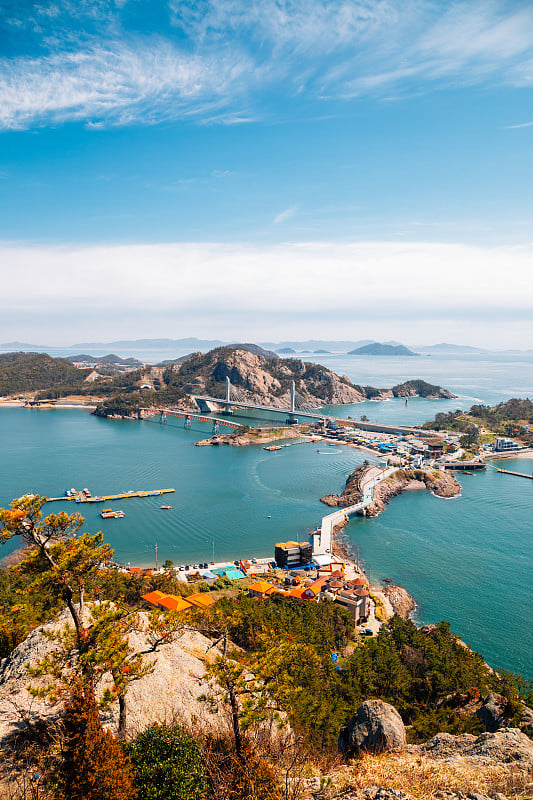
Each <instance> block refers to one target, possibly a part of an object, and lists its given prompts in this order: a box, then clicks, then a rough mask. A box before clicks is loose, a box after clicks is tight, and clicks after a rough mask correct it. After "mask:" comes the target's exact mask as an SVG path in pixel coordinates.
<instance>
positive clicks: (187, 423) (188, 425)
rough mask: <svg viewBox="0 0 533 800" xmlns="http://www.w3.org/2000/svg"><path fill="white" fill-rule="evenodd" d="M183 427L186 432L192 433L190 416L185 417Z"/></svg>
mask: <svg viewBox="0 0 533 800" xmlns="http://www.w3.org/2000/svg"><path fill="white" fill-rule="evenodd" d="M183 427H184V428H185V430H186V431H190V429H191V418H190V417H189V415H188V414H187V416H186V417H185V422H184V423H183Z"/></svg>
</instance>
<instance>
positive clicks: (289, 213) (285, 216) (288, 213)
mask: <svg viewBox="0 0 533 800" xmlns="http://www.w3.org/2000/svg"><path fill="white" fill-rule="evenodd" d="M297 212H298V206H290V208H286V209H285V211H280V213H279V214H276V216H275V217H274V219H273V220H272V222H273V223H274V225H279V224H280V223H282V222H287V220H289V219H292V218H293V217H294V216H295V214H297Z"/></svg>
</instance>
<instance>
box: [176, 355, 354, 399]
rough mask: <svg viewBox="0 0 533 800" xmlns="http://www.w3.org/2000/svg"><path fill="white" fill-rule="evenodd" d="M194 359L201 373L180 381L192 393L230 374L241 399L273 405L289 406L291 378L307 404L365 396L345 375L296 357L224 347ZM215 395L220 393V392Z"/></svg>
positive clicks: (208, 390) (204, 389) (219, 382)
mask: <svg viewBox="0 0 533 800" xmlns="http://www.w3.org/2000/svg"><path fill="white" fill-rule="evenodd" d="M197 360H198V370H199V373H200V374H198V375H196V376H192V375H191V376H190V377H189V378H188V381H187V383H184V384H183V389H184V390H185V391H187V392H191V393H193V394H195V393H196V394H202V393H206V392H210V391H212V390H213V388H214V385H217V384H218V385H221V384H224V383H225V380H226V378H229V379H230V381H231V384H232V386H233V388H234V389H235V390H237V391H238V392H239V395H240V397H241V398H242V399H243V400H245V401H246V402H250V403H254V404H258V405H270V406H273V407H274V408H288V407H289V406H290V386H291V383H292V381H294V382H295V384H296V390H297V391H298V393H299V394H300V395H301V396H302V397H303V398H304V400H305V404H306V405H307V406H308V407H310V408H317V407H318V406H321V405H323V404H332V405H340V404H343V403H359V402H360V401H361V400H365V399H366V396H367V393H366V391H365V389H364V387H360V386H357V387H356V386H354V384H352V382H351V381H350V380H349V379H348V378H346V377H339V376H338V375H336V374H335V373H334V372H332V371H331V370H329V369H327V368H326V367H322V366H320V365H318V364H308V363H306V362H303V361H300V360H299V359H280V358H265V357H264V356H263V355H260V354H256V353H252V352H249V351H248V350H243V349H241V348H239V347H237V348H229V347H223V348H217V349H216V350H212V351H211V352H210V353H207V354H206V355H205V356H202V357H200V358H199V359H197ZM190 366H191V361H189V362H188V367H189V368H190ZM215 396H220V392H219V393H218V394H216V395H215Z"/></svg>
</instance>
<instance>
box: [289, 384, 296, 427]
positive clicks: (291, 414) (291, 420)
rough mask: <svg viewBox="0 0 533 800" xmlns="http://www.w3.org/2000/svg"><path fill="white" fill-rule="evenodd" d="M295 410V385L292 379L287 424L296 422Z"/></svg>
mask: <svg viewBox="0 0 533 800" xmlns="http://www.w3.org/2000/svg"><path fill="white" fill-rule="evenodd" d="M295 412H296V386H295V383H294V381H293V382H292V383H291V405H290V409H289V418H288V419H287V424H288V425H295V424H296V423H297V422H298V418H297V416H296V414H295Z"/></svg>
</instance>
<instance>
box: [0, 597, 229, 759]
mask: <svg viewBox="0 0 533 800" xmlns="http://www.w3.org/2000/svg"><path fill="white" fill-rule="evenodd" d="M69 621H70V617H69V616H68V615H67V614H66V613H64V614H62V615H61V616H60V617H59V619H58V620H56V621H54V622H51V623H49V624H47V625H44V626H41V627H39V628H36V629H35V630H34V631H32V633H30V635H29V636H28V637H27V638H26V639H25V640H24V641H23V642H21V644H19V645H18V647H16V648H15V649H14V650H13V652H12V653H11V654H10V656H9V657H8V658H6V659H4V661H3V662H2V663H1V667H0V752H1V751H2V749H3V748H4V747H6V746H7V745H8V743H9V742H10V740H11V739H12V738H13V737H14V736H15V735H16V734H17V733H20V732H23V731H24V730H25V729H27V727H28V724H29V723H38V722H39V721H44V722H45V723H46V724H50V723H51V722H52V721H53V720H54V719H56V718H57V716H58V714H59V710H60V709H59V707H58V706H51V705H49V704H48V703H46V702H44V701H41V700H38V699H36V698H35V697H33V696H32V695H31V694H30V692H29V691H28V686H29V685H30V683H31V684H32V685H34V686H35V685H44V683H43V684H36V681H35V680H32V679H30V678H29V676H28V671H27V669H26V665H27V664H28V663H32V664H35V663H36V662H37V661H38V660H39V659H41V658H43V657H44V656H46V655H47V654H49V653H50V652H51V651H52V649H53V648H54V643H53V642H52V641H51V640H50V638H48V637H47V633H51V632H54V631H57V630H59V629H61V628H63V626H64V625H65V624H67V623H69ZM147 627H148V626H147V616H146V614H144V613H142V612H141V613H139V615H138V625H137V626H136V629H135V630H134V631H133V632H132V633H131V634H130V636H129V644H130V647H132V649H133V650H134V651H135V652H143V653H145V652H146V651H149V650H150V648H151V640H150V638H149V636H148V632H147ZM217 655H220V651H219V650H218V649H217V648H213V647H212V642H211V641H210V640H209V639H207V638H206V637H205V636H203V635H202V634H200V633H198V632H196V631H192V630H189V631H183V632H182V633H181V635H179V636H178V637H177V638H176V639H175V640H174V641H172V642H170V643H167V644H163V645H161V646H160V647H159V648H158V649H157V652H156V653H154V652H146V655H145V657H144V658H145V661H146V662H147V663H151V664H153V666H154V671H153V672H151V673H150V674H148V675H145V676H144V677H143V678H142V679H141V680H139V681H137V682H135V683H133V684H132V685H131V686H130V689H129V691H128V694H127V697H126V705H127V719H128V732H129V733H135V732H136V731H137V730H139V729H142V728H144V727H146V726H147V725H149V724H151V723H154V722H158V723H162V722H165V721H168V720H178V721H180V722H182V723H183V724H185V725H187V726H188V727H191V728H196V729H200V730H204V729H205V730H209V729H212V730H216V729H217V728H218V726H219V721H218V720H217V719H216V715H215V716H213V715H210V714H209V713H207V711H206V704H205V703H204V702H202V701H201V700H200V699H199V698H200V696H201V695H202V694H203V693H204V692H205V691H206V685H205V681H204V678H205V674H206V666H205V665H206V663H207V662H208V661H211V660H213V659H214V658H215V657H216V656H217ZM105 721H106V723H107V725H109V726H110V727H111V730H113V731H116V729H117V726H118V705H117V707H114V708H112V709H111V711H110V712H109V713H108V714H107V716H106V720H105Z"/></svg>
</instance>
